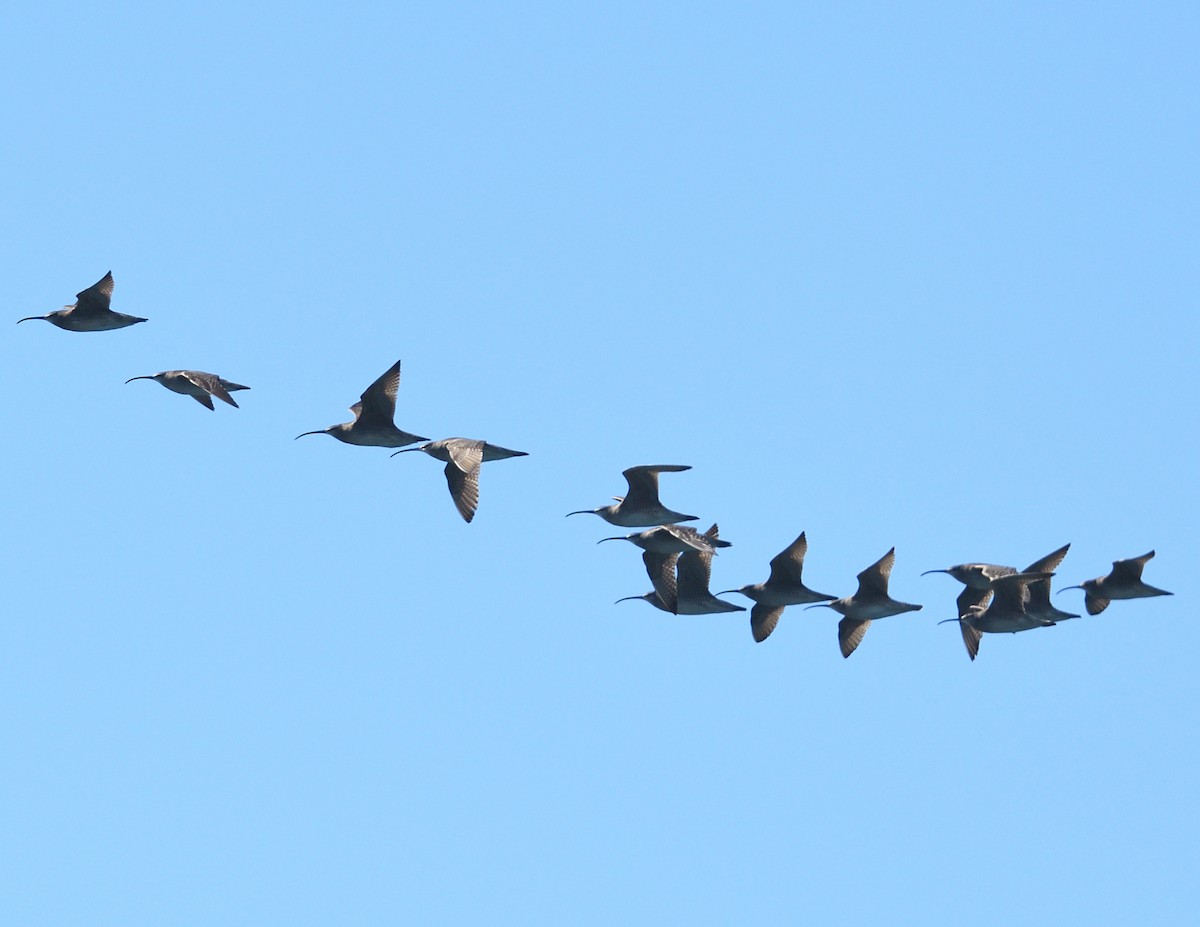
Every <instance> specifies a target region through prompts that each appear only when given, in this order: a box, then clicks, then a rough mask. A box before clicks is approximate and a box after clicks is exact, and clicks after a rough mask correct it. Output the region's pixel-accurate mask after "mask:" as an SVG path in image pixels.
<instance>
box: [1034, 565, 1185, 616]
mask: <svg viewBox="0 0 1200 927" xmlns="http://www.w3.org/2000/svg"><path fill="white" fill-rule="evenodd" d="M1153 556H1154V551H1150V553H1148V554H1142V555H1141V556H1140V557H1130V558H1129V559H1128V560H1114V561H1113V568H1112V572H1110V573H1109V574H1108V575H1107V576H1098V577H1096V578H1095V579H1089V580H1087V581H1085V582H1083V583H1081V584H1080V585H1078V586H1064V587H1063V588H1062V589H1059V590H1058V591H1059V592H1066V591H1067V590H1068V589H1082V590H1083V604H1084V606H1085V607H1086V608H1087V613H1088V614H1089V615H1099V614H1100V613H1101V612H1102V611H1104V610H1105V609H1106V608H1108V603H1109V602H1111V601H1112V600H1113V599H1143V598H1148V597H1150V596H1156V595H1174V594H1175V593H1173V592H1167V590H1165V589H1157V588H1155V587H1154V586H1151V585H1149V584H1147V583H1144V582H1142V570H1143V569H1144V568H1145V566H1146V563H1147V561H1149V560H1150V559H1151V558H1152V557H1153Z"/></svg>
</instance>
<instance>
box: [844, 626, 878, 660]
mask: <svg viewBox="0 0 1200 927" xmlns="http://www.w3.org/2000/svg"><path fill="white" fill-rule="evenodd" d="M870 626H871V619H870V618H867V619H864V620H861V621H860V620H857V619H854V618H843V619H842V620H841V621H839V622H838V644H840V645H841V648H842V656H843V657H848V656H850V654H852V653H854V651H855V648H857V647H858V645H859V644H861V643H862V639H863V637H865V636H866V633H867V628H869V627H870Z"/></svg>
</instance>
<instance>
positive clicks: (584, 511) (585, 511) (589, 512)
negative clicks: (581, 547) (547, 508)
mask: <svg viewBox="0 0 1200 927" xmlns="http://www.w3.org/2000/svg"><path fill="white" fill-rule="evenodd" d="M595 514H596V512H595V510H594V509H580V510H579V511H578V512H567V515H566V517H567V518H570V517H571V516H572V515H595ZM605 540H608V538H605ZM634 598H637V596H634Z"/></svg>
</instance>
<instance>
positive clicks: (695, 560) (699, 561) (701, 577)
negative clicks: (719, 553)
mask: <svg viewBox="0 0 1200 927" xmlns="http://www.w3.org/2000/svg"><path fill="white" fill-rule="evenodd" d="M712 558H713V555H712V552H711V551H705V550H689V551H687V553H683V554H680V555H679V560H678V562H677V565H676V569H677V571H678V574H679V579H678V583H679V596H680V598H683V599H695V598H704V596H706V595H708V583H709V579H710V578H711V576H712Z"/></svg>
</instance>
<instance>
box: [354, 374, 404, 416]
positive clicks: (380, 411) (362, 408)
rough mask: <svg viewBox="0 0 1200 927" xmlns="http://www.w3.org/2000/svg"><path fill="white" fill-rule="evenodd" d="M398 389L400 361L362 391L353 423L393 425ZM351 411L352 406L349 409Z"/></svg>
mask: <svg viewBox="0 0 1200 927" xmlns="http://www.w3.org/2000/svg"><path fill="white" fill-rule="evenodd" d="M399 389H400V361H396V363H394V364H392V366H390V367H389V368H388V369H387V370H386V371H385V372H384V374H383V375H382V376H381V377H380V378H379V379H378V380H376V381H375V382H374V383H372V384H371V385H370V386H368V387H367V388H366V389H365V390H363V394H362V396H361V397H360V400H359V402H356V403H355V404H354V405H357V406H358V407H359V411H358V412H356V413H355V415H354V418H355V421H359V420H361V421H363V422H364V423H369V424H370V425H371V426H372V427H378V426H383V427H386V426H388V425H391V424H393V421H394V419H395V418H396V393H397V392H398V391H399ZM350 409H351V411H353V410H354V406H351V407H350Z"/></svg>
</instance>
